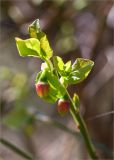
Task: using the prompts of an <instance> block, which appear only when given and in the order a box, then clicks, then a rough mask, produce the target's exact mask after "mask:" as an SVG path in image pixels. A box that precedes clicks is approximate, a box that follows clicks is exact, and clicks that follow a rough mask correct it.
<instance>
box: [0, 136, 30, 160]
mask: <svg viewBox="0 0 114 160" xmlns="http://www.w3.org/2000/svg"><path fill="white" fill-rule="evenodd" d="M0 143H2V144H3V145H5V146H6V147H8V148H10V149H11V150H13V151H14V152H15V153H17V154H18V155H20V156H21V157H23V158H25V159H28V160H33V158H32V157H31V156H30V155H29V154H28V153H25V152H24V151H22V150H21V149H19V148H17V147H16V146H15V145H14V144H12V143H11V142H9V141H7V140H5V139H3V138H0Z"/></svg>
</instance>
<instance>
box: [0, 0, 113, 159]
mask: <svg viewBox="0 0 114 160" xmlns="http://www.w3.org/2000/svg"><path fill="white" fill-rule="evenodd" d="M0 11H1V13H0V110H1V121H0V126H1V128H0V136H1V137H3V138H5V139H7V140H8V141H10V142H12V143H14V144H15V145H16V146H18V147H19V148H21V149H23V150H24V151H27V152H29V153H31V154H32V155H34V157H35V158H36V159H38V160H58V159H60V160H88V159H89V156H88V154H87V150H86V147H85V145H84V143H83V141H82V139H81V138H79V137H78V136H77V137H75V136H73V135H72V134H70V133H67V132H65V131H63V130H61V129H59V128H58V127H57V126H56V125H52V124H50V122H48V118H49V117H50V118H51V119H52V120H55V121H57V122H61V123H62V124H63V125H65V126H67V127H69V128H71V129H73V130H75V131H76V132H79V131H78V129H77V128H76V126H75V124H74V122H73V120H72V117H71V116H70V114H67V115H66V116H65V117H60V116H59V114H58V113H57V104H54V105H52V104H50V103H47V102H45V101H43V100H42V99H40V98H39V97H38V96H37V94H36V92H35V87H34V84H35V77H36V74H37V72H38V71H40V65H41V63H42V61H41V60H40V59H36V58H22V57H20V56H19V54H18V51H17V48H16V44H15V37H20V38H22V39H26V38H28V37H29V34H28V25H29V24H31V23H32V22H33V21H34V20H35V19H37V18H38V19H40V25H41V29H42V30H43V31H44V32H45V33H46V34H47V37H48V39H49V41H50V44H51V46H52V48H53V50H54V55H58V56H60V57H62V58H63V60H64V62H66V61H68V60H71V61H72V62H74V61H75V59H76V58H77V57H83V58H89V59H91V60H93V61H94V62H95V66H94V68H93V70H92V72H91V73H90V75H89V77H88V78H87V79H86V80H85V81H84V82H82V83H80V84H78V85H73V86H70V87H69V88H68V89H69V92H70V94H71V96H73V93H74V92H76V93H77V94H78V95H79V97H80V112H81V114H82V116H83V117H84V119H85V121H86V124H87V127H88V130H89V133H90V135H91V137H92V139H94V142H95V144H96V145H95V148H96V150H97V152H98V153H99V154H100V157H101V159H113V156H112V151H113V105H114V101H113V76H114V69H113V67H114V46H113V33H114V32H113V29H114V5H113V0H23V1H21V0H1V1H0ZM36 111H37V113H38V115H39V116H38V118H37V119H34V118H31V115H32V114H34V113H36ZM45 116H48V117H45ZM0 158H1V159H2V160H23V158H21V157H20V156H18V155H17V154H16V153H14V152H13V151H11V150H9V149H7V148H6V147H4V146H3V145H0Z"/></svg>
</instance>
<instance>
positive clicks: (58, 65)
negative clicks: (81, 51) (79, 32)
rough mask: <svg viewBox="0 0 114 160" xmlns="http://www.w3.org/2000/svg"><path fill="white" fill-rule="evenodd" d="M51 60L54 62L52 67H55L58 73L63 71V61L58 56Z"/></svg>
mask: <svg viewBox="0 0 114 160" xmlns="http://www.w3.org/2000/svg"><path fill="white" fill-rule="evenodd" d="M53 60H54V66H55V67H56V69H57V70H58V72H59V73H61V72H62V71H63V69H64V63H63V60H62V59H61V58H60V57H59V56H56V57H54V59H53Z"/></svg>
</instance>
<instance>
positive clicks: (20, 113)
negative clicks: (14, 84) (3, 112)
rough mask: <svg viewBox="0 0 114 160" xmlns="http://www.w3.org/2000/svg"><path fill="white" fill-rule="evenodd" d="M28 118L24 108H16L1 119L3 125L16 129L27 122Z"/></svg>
mask: <svg viewBox="0 0 114 160" xmlns="http://www.w3.org/2000/svg"><path fill="white" fill-rule="evenodd" d="M29 117H30V115H29V114H28V113H27V111H26V109H25V108H24V107H19V106H17V107H15V108H14V109H13V110H12V111H11V112H10V113H9V114H8V115H7V116H6V117H5V118H4V119H3V123H4V124H5V125H7V126H8V127H10V128H13V129H18V128H20V127H23V126H24V125H25V124H26V123H27V122H28V119H29Z"/></svg>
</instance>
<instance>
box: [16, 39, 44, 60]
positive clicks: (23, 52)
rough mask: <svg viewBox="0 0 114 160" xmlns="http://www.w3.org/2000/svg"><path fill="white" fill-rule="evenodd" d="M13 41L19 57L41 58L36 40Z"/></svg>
mask: <svg viewBox="0 0 114 160" xmlns="http://www.w3.org/2000/svg"><path fill="white" fill-rule="evenodd" d="M15 40H16V45H17V48H18V51H19V54H20V56H23V57H25V56H33V57H41V58H42V55H41V50H40V42H39V40H38V39H35V38H30V39H26V40H22V39H20V38H15Z"/></svg>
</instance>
